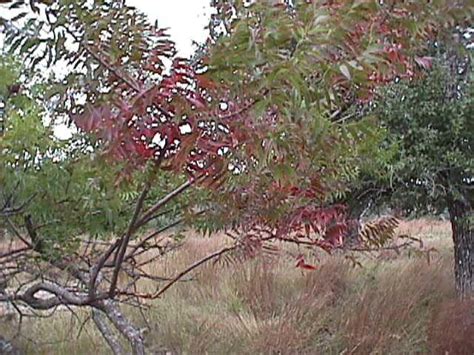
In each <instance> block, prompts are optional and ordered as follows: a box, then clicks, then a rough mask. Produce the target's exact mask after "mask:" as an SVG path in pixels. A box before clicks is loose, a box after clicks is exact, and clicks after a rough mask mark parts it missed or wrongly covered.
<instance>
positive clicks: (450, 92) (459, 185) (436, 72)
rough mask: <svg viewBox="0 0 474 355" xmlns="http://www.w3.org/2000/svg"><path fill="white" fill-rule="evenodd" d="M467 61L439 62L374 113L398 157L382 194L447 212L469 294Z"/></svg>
mask: <svg viewBox="0 0 474 355" xmlns="http://www.w3.org/2000/svg"><path fill="white" fill-rule="evenodd" d="M469 55H470V53H467V57H466V55H464V56H459V55H457V56H449V57H448V58H446V56H443V57H441V58H438V59H436V60H435V63H434V67H433V69H432V70H430V71H429V73H427V75H426V76H425V77H423V78H422V79H419V80H415V81H411V82H401V83H398V84H394V85H392V86H390V87H389V88H387V89H386V90H384V91H383V94H382V96H381V98H380V100H378V101H377V107H376V109H375V112H376V113H377V115H378V116H379V117H380V120H381V121H380V122H381V123H382V125H383V126H384V127H385V128H386V129H387V130H388V141H387V143H388V144H390V145H395V146H396V149H395V150H394V151H395V152H396V153H395V155H394V156H393V160H392V161H391V163H390V168H391V171H390V181H389V182H388V184H386V185H385V189H386V190H387V192H388V194H389V195H390V196H391V199H392V202H391V203H389V204H392V205H393V204H396V206H397V207H399V208H402V209H404V210H406V211H408V212H410V211H411V212H415V213H423V212H430V213H439V212H440V211H443V210H444V209H446V208H447V210H448V213H449V216H450V220H451V225H452V231H453V242H454V265H455V267H454V270H455V279H456V288H457V290H458V291H459V293H460V295H461V296H466V297H468V296H469V295H471V294H472V292H473V285H474V281H473V280H474V279H473V277H474V276H473V270H474V255H473V248H474V237H473V227H472V218H473V215H472V213H473V212H472V208H473V207H472V206H473V190H472V183H473V181H472V176H473V164H474V160H473V156H472V149H473V146H472V144H473V141H474V126H473V122H472V117H473V114H474V112H473V107H474V106H473V95H472V94H473V91H472V70H471V65H470V59H469Z"/></svg>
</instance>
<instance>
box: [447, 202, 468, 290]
mask: <svg viewBox="0 0 474 355" xmlns="http://www.w3.org/2000/svg"><path fill="white" fill-rule="evenodd" d="M447 203H448V211H449V217H450V220H451V228H452V233H453V243H454V277H455V280H456V290H457V292H458V294H459V296H460V297H461V298H470V297H473V296H474V233H473V211H472V206H471V204H470V203H469V202H468V201H467V200H466V199H463V198H455V197H454V196H452V195H448V197H447Z"/></svg>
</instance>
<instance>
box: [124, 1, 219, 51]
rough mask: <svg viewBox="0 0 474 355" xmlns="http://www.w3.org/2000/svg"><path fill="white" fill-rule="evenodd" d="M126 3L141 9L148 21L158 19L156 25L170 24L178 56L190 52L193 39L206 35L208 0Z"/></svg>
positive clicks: (204, 38)
mask: <svg viewBox="0 0 474 355" xmlns="http://www.w3.org/2000/svg"><path fill="white" fill-rule="evenodd" d="M127 4H128V5H131V6H135V7H136V8H138V9H140V10H141V11H143V12H144V13H145V14H147V15H148V16H149V17H150V20H151V22H154V21H155V20H158V26H159V27H161V28H163V27H169V28H170V30H169V34H170V35H171V39H172V40H173V41H175V42H176V45H177V49H178V51H179V55H180V56H185V57H188V56H189V55H191V54H192V53H193V47H192V41H193V40H194V41H196V42H198V43H202V42H204V41H205V40H206V38H207V35H208V31H207V30H205V27H206V26H207V25H208V24H209V18H210V16H211V7H210V0H127Z"/></svg>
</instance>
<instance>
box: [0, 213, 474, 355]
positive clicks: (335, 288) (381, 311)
mask: <svg viewBox="0 0 474 355" xmlns="http://www.w3.org/2000/svg"><path fill="white" fill-rule="evenodd" d="M416 223H417V225H415V226H410V225H405V226H403V227H404V228H408V229H410V228H411V229H412V230H417V231H418V232H417V236H418V237H423V235H422V234H423V233H427V237H428V243H431V244H432V245H434V246H437V247H438V248H439V249H442V250H443V251H444V250H445V249H447V245H449V244H448V243H445V242H444V241H443V240H442V238H444V237H442V236H441V235H443V236H445V237H446V238H449V225H448V224H446V223H444V224H443V225H438V224H437V225H436V228H431V229H430V227H429V222H428V221H423V222H419V221H417V222H416ZM221 247H222V240H221V239H212V238H211V239H205V238H197V237H192V238H191V239H190V241H189V242H188V243H187V244H186V245H185V246H184V247H183V248H182V249H180V250H178V251H176V252H175V253H173V254H172V255H169V256H167V257H165V258H164V259H163V258H162V259H158V260H157V262H156V263H154V264H153V265H151V266H150V270H149V271H153V272H154V273H156V274H168V275H172V274H175V273H176V272H177V271H178V270H181V269H183V268H184V267H185V266H186V265H189V264H190V263H192V262H193V261H195V260H197V259H200V258H201V257H202V256H204V255H206V254H207V253H209V252H212V251H214V250H217V249H219V248H221ZM451 263H452V260H451V257H450V253H448V250H446V252H440V253H438V254H435V255H434V258H433V259H432V261H431V263H427V261H426V259H424V258H417V257H410V256H408V255H400V256H397V257H395V258H390V259H384V260H380V259H378V258H370V257H367V258H365V260H363V267H362V268H360V267H356V268H354V267H352V265H351V264H350V263H349V262H347V261H346V260H345V258H344V255H336V256H327V257H321V258H320V261H319V262H318V269H317V270H316V271H312V272H302V271H301V270H299V269H296V268H295V266H294V260H289V259H287V258H284V257H282V258H281V259H272V260H266V259H263V258H260V259H256V260H253V261H251V262H247V263H245V264H242V265H234V266H230V267H223V266H222V265H220V264H208V265H206V266H205V267H203V268H201V269H199V270H198V271H196V272H195V273H194V274H193V275H191V277H192V278H193V280H194V281H189V282H183V283H180V284H178V285H176V287H174V288H172V289H171V290H170V291H169V292H167V293H166V294H165V295H164V296H163V297H162V298H160V299H158V300H156V301H153V302H152V303H151V304H149V305H148V306H150V309H149V310H148V311H146V312H145V314H144V317H143V315H142V314H141V313H139V312H138V311H137V310H135V309H129V310H128V313H129V315H130V316H131V317H132V318H133V319H134V321H135V322H138V323H140V325H141V326H149V331H148V333H147V344H148V346H149V348H150V349H152V350H153V351H157V352H158V351H161V350H166V351H170V352H171V353H173V354H181V353H188V354H190V353H192V354H197V353H210V354H221V353H229V354H255V353H281V354H295V353H298V354H326V353H327V354H331V353H335V354H336V353H337V354H339V353H346V354H349V353H351V354H369V353H384V354H405V353H430V352H435V353H436V352H440V353H441V352H444V351H449V352H450V353H462V352H456V351H464V349H472V347H471V348H469V346H471V345H472V343H469V341H471V340H469V339H470V338H469V331H471V329H472V328H466V329H465V328H462V329H461V330H460V328H459V327H458V328H459V329H458V328H456V327H451V323H452V322H455V323H456V324H457V325H459V324H465V323H466V322H467V321H465V320H463V321H462V322H464V323H462V322H461V321H460V320H459V319H460V318H459V317H460V316H459V317H458V316H456V314H458V315H460V314H461V313H463V312H464V311H465V310H466V309H467V308H465V307H466V306H464V305H458V303H457V302H456V301H455V299H456V297H455V294H454V285H453V277H452V272H451V270H452V266H451ZM144 286H145V287H147V288H149V289H150V290H152V289H155V288H156V284H154V283H151V282H150V284H147V285H144ZM451 305H452V306H451ZM472 309H473V308H472V305H471V310H472ZM456 312H457V313H456ZM144 318H146V320H147V322H145V321H144ZM463 319H464V318H463ZM66 324H68V323H67V318H65V317H64V316H57V317H53V318H51V319H48V320H45V321H41V320H29V321H27V322H26V328H24V332H27V333H28V334H30V337H32V338H34V339H42V340H43V341H49V342H55V341H58V340H60V339H62V337H63V336H64V335H66V333H67V331H66V330H65V329H67V327H66ZM466 324H467V323H466ZM450 327H451V328H450ZM1 328H2V327H1V325H0V331H1ZM447 328H450V329H452V331H450V332H445V329H447ZM443 332H444V333H443ZM440 334H443V336H444V337H441V336H440ZM446 338H448V341H442V342H441V341H440V339H444V340H446ZM449 339H451V340H449ZM22 342H23V343H24V341H22ZM25 344H26V343H24V344H23V345H25ZM469 344H471V345H469ZM25 346H27V345H25ZM91 349H96V350H94V352H95V353H99V354H102V353H104V354H106V353H109V350H108V349H107V347H106V345H105V343H104V342H103V341H102V339H101V338H100V335H99V334H98V333H97V331H95V329H94V328H93V326H92V324H88V325H87V326H86V327H85V329H84V331H83V332H82V335H81V336H80V337H79V338H78V339H77V340H72V341H69V342H67V343H62V344H61V345H41V346H36V347H34V348H33V347H31V346H30V347H27V350H28V351H29V352H30V353H48V354H63V353H72V354H81V353H91V352H92V350H91ZM97 349H98V350H97ZM33 350H34V351H33Z"/></svg>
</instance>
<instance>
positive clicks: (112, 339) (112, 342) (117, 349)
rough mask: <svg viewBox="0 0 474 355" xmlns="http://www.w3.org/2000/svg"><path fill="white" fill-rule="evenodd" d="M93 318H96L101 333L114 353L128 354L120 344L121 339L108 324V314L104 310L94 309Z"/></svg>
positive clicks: (118, 354) (116, 354) (117, 354)
mask: <svg viewBox="0 0 474 355" xmlns="http://www.w3.org/2000/svg"><path fill="white" fill-rule="evenodd" d="M92 319H93V320H94V323H95V325H96V326H97V328H98V329H99V331H100V333H101V334H102V336H103V337H104V339H105V341H106V342H107V344H108V345H109V347H110V349H111V350H112V351H113V353H114V354H115V355H124V354H126V352H125V350H124V349H123V347H122V345H121V344H120V340H119V339H118V338H117V337H116V336H115V334H114V332H113V331H112V329H110V327H109V325H108V324H107V322H108V320H107V318H106V316H105V315H104V314H103V313H102V311H99V310H98V309H93V310H92Z"/></svg>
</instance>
